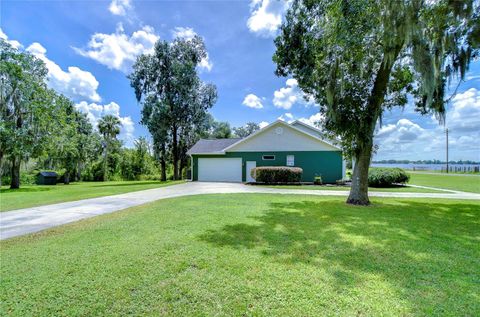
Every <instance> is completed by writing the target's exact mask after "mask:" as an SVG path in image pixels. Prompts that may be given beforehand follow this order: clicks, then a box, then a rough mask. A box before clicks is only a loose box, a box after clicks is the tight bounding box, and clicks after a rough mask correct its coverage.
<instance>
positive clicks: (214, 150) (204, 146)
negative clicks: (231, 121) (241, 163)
mask: <svg viewBox="0 0 480 317" xmlns="http://www.w3.org/2000/svg"><path fill="white" fill-rule="evenodd" d="M239 140H241V138H232V139H200V140H199V141H198V142H197V143H195V145H194V146H193V147H192V148H191V149H190V150H188V152H187V154H189V155H191V154H223V150H224V149H225V148H227V147H229V146H230V145H232V144H234V143H237V142H238V141H239Z"/></svg>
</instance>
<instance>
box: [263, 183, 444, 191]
mask: <svg viewBox="0 0 480 317" xmlns="http://www.w3.org/2000/svg"><path fill="white" fill-rule="evenodd" d="M255 186H261V185H255ZM262 186H263V185H262ZM266 186H267V187H271V188H281V189H307V190H343V191H349V190H350V186H335V185H331V186H327V185H266ZM368 191H369V192H393V193H445V191H442V190H434V189H429V188H418V187H410V186H394V187H388V188H379V187H369V188H368Z"/></svg>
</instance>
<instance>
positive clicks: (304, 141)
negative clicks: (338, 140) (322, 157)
mask: <svg viewBox="0 0 480 317" xmlns="http://www.w3.org/2000/svg"><path fill="white" fill-rule="evenodd" d="M280 130H281V131H280ZM305 133H307V132H306V131H305V132H302V131H298V130H297V128H292V127H291V126H290V125H288V124H286V123H282V122H276V123H274V124H272V125H271V126H270V127H267V128H265V129H264V130H262V131H260V132H259V133H257V134H255V135H253V136H252V137H250V138H248V139H246V140H243V141H241V142H239V143H238V144H234V145H233V146H232V147H230V148H227V149H226V150H225V151H227V152H259V151H261V152H274V151H339V149H338V148H336V147H334V146H331V145H329V144H328V143H326V142H323V141H321V140H319V139H317V138H316V137H314V136H313V135H312V134H311V133H308V134H305Z"/></svg>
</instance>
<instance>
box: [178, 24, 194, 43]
mask: <svg viewBox="0 0 480 317" xmlns="http://www.w3.org/2000/svg"><path fill="white" fill-rule="evenodd" d="M195 35H197V33H196V32H195V31H194V30H193V29H192V28H189V27H181V26H177V27H176V28H174V29H173V30H172V36H173V37H174V38H176V37H179V38H182V39H185V40H191V39H193V37H194V36H195Z"/></svg>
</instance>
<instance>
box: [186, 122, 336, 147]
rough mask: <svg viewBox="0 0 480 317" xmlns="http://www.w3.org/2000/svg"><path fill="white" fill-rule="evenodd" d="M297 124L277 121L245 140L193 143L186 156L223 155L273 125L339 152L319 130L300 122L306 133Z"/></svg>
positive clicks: (214, 140) (205, 140)
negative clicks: (288, 129)
mask: <svg viewBox="0 0 480 317" xmlns="http://www.w3.org/2000/svg"><path fill="white" fill-rule="evenodd" d="M299 122H300V121H294V122H292V123H291V124H288V123H287V122H285V121H283V120H277V121H275V122H272V123H271V124H269V125H267V126H266V127H264V128H262V129H260V130H258V131H255V132H254V133H252V134H250V135H249V136H247V137H245V138H232V139H200V140H199V141H198V142H197V143H195V145H194V146H193V147H192V148H191V149H190V150H188V152H187V154H188V155H192V154H225V152H226V151H228V150H229V149H231V148H233V147H235V146H237V145H239V144H243V143H244V142H247V141H248V140H251V139H253V138H255V137H256V136H258V135H259V134H261V133H263V132H265V131H266V130H268V129H269V128H271V127H273V126H275V125H283V126H286V127H288V128H290V129H293V130H295V131H297V132H299V133H300V134H302V135H304V136H306V137H308V138H310V139H313V140H315V141H318V142H321V143H323V144H325V145H327V146H328V147H330V148H334V149H336V150H340V148H339V147H338V146H336V145H334V144H332V143H331V142H328V141H325V140H324V139H322V138H321V137H320V134H319V132H321V131H320V130H318V129H316V128H313V127H310V126H309V125H307V124H305V123H303V122H301V125H302V126H306V127H308V128H310V131H308V130H307V129H305V128H303V129H302V128H299V127H296V126H295V125H296V124H297V123H299Z"/></svg>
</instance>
